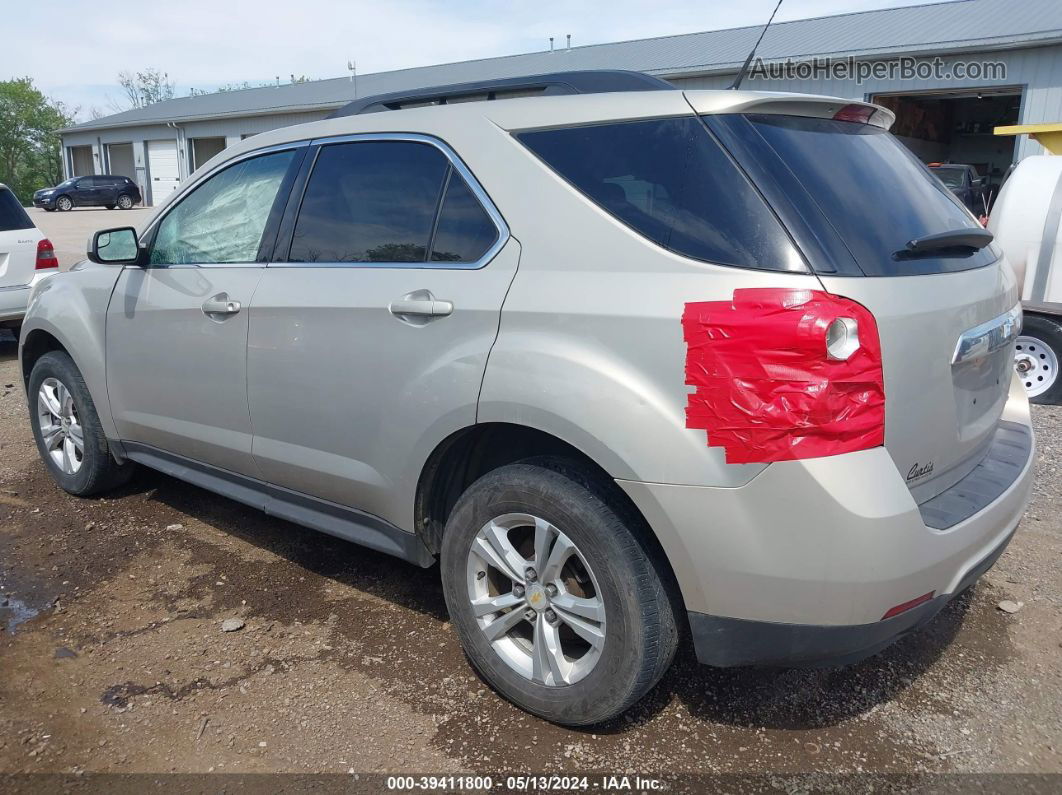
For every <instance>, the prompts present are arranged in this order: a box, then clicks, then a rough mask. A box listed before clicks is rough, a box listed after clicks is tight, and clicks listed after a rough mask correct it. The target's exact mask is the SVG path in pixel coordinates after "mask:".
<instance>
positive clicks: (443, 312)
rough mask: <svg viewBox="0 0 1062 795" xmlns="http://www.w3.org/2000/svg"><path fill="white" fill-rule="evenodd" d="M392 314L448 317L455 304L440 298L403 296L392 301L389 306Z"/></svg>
mask: <svg viewBox="0 0 1062 795" xmlns="http://www.w3.org/2000/svg"><path fill="white" fill-rule="evenodd" d="M388 309H390V310H391V314H392V315H405V316H407V317H410V316H412V317H446V316H447V315H449V314H452V313H453V311H454V305H453V303H452V302H450V301H440V300H439V299H438V298H402V299H400V300H398V301H392V302H391V305H390V306H389V307H388Z"/></svg>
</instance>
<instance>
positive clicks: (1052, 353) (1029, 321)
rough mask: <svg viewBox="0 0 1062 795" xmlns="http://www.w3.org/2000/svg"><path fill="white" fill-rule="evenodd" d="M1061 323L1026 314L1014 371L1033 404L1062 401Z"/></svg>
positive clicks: (1016, 348) (1017, 347)
mask: <svg viewBox="0 0 1062 795" xmlns="http://www.w3.org/2000/svg"><path fill="white" fill-rule="evenodd" d="M1060 360H1062V324H1060V323H1059V322H1058V321H1057V320H1055V319H1053V318H1050V317H1045V316H1043V315H1028V314H1027V315H1025V319H1024V323H1023V328H1022V332H1021V336H1019V337H1018V341H1017V345H1016V346H1015V350H1014V370H1015V371H1016V372H1017V373H1018V377H1019V378H1021V382H1022V384H1023V385H1024V386H1025V391H1026V393H1027V394H1028V395H1029V400H1031V401H1032V402H1033V403H1059V402H1062V379H1059V377H1058V365H1059V361H1060Z"/></svg>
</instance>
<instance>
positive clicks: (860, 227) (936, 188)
mask: <svg viewBox="0 0 1062 795" xmlns="http://www.w3.org/2000/svg"><path fill="white" fill-rule="evenodd" d="M746 118H747V119H748V121H749V123H750V124H751V126H752V128H753V130H754V131H755V132H754V133H753V135H757V134H758V135H759V136H760V137H761V138H762V140H763V141H765V142H766V143H767V145H768V146H769V147H770V148H771V149H773V150H774V152H775V153H776V154H777V155H778V157H779V158H780V159H781V161H782V162H783V163H784V164H785V166H786V167H788V168H789V169H790V171H792V172H793V174H794V175H795V176H796V178H797V179H798V180H799V181H800V182H801V184H802V185H803V187H804V189H805V190H806V191H807V193H808V195H809V196H810V197H811V200H812V201H813V202H814V203H815V204H817V205H818V207H819V209H820V210H821V211H822V214H823V215H824V216H825V217H826V219H827V220H828V221H829V223H830V224H831V225H832V226H833V228H834V229H835V230H836V232H837V234H838V235H839V236H840V238H841V239H842V240H843V242H844V244H845V245H846V246H847V247H848V249H849V250H850V251H851V252H852V255H853V256H854V257H855V259H856V262H858V263H859V267H860V269H861V270H862V271H863V273H864V274H866V275H868V276H905V275H916V274H929V273H945V272H949V271H961V270H968V269H971V268H979V267H981V266H983V265H989V264H991V263H992V262H995V261H996V259H998V257H999V254H998V252H996V251H995V249H994V247H993V246H987V247H985V248H983V249H981V250H979V251H973V252H970V251H968V250H967V251H965V252H962V253H958V254H956V253H954V252H952V253H949V255H948V256H932V257H919V258H917V259H909V258H905V256H904V255H903V254H898V252H901V251H902V250H903V249H904V248H905V246H906V245H907V242H908V241H910V240H913V239H916V238H920V237H925V236H926V235H931V234H937V233H940V232H949V231H953V230H957V229H966V228H973V229H979V228H980V225H979V224H978V223H977V221H976V220H975V219H974V218H973V217H972V216H971V215H970V214H969V213H968V212H967V211H966V209H965V208H964V207H963V206H962V204H961V203H959V201H958V200H957V199H956V198H955V197H954V195H953V194H952V193H951V191H949V190H948V189H947V188H945V187H944V185H943V184H942V183H941V182H940V180H938V179H937V178H936V177H934V176H933V175H932V174H931V173H930V171H929V170H928V169H927V168H926V167H925V166H923V165H922V163H921V162H919V161H918V160H917V159H916V158H915V156H914V155H913V154H911V153H910V152H909V151H908V150H907V148H906V147H905V146H904V145H903V144H902V143H900V142H899V141H898V140H897V139H896V138H895V137H893V136H892V135H890V134H889V132H888V131H887V130H883V129H882V128H880V127H877V126H874V125H871V124H858V123H855V122H846V121H834V120H833V119H816V118H805V117H799V116H781V115H769V114H762V115H749V116H746Z"/></svg>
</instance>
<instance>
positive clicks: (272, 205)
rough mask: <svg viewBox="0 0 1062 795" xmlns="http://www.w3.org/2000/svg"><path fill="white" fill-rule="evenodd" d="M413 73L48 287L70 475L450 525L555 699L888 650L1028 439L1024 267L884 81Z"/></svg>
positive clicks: (466, 561) (970, 545)
mask: <svg viewBox="0 0 1062 795" xmlns="http://www.w3.org/2000/svg"><path fill="white" fill-rule="evenodd" d="M546 93H548V92H546ZM440 101H441V100H438V99H436V100H434V102H436V104H438V102H440ZM414 104H417V103H414ZM391 107H401V103H398V102H396V103H391V104H389V105H387V104H385V107H384V108H383V109H382V112H372V113H356V114H353V115H349V114H348V115H341V116H339V117H337V118H333V119H330V120H325V121H320V122H314V123H311V124H304V125H300V126H295V127H288V128H285V129H280V130H275V131H273V132H268V133H263V134H261V135H257V136H255V137H254V138H251V139H248V140H246V141H243V142H242V143H240V144H237V145H235V146H233V147H231V148H229V149H227V150H225V151H224V152H223V153H222V154H220V155H218V156H217V157H215V158H214V159H213V160H211V161H210V162H209V163H207V164H206V165H205V166H204V167H203V168H201V169H200V170H199V171H198V172H197V173H196V174H195V175H194V177H193V178H192V179H190V180H189V181H188V184H186V185H184V186H182V190H181V191H180V192H179V193H178V194H176V195H175V196H174V197H173V198H172V199H171V200H170V201H169V202H168V203H167V204H166V205H165V206H163V207H161V208H160V209H159V210H158V212H157V213H156V214H155V216H154V218H153V219H152V220H151V221H150V222H148V223H147V225H146V226H145V228H143V229H142V230H140V231H139V232H137V231H134V230H132V229H130V228H123V229H114V230H109V231H106V232H101V233H97V235H96V236H95V238H94V240H93V241H92V243H91V248H90V255H89V259H90V262H84V263H81V264H80V265H78V266H76V267H75V268H74V269H73V270H71V271H70V272H69V273H61V274H58V275H56V276H54V277H50V278H48V279H45V280H44V281H43V282H42V283H41V284H39V285H38V286H37V288H36V289H35V291H34V292H33V295H32V298H31V301H30V307H29V312H28V315H27V317H26V320H25V325H24V327H23V328H24V331H23V337H22V342H21V347H20V356H21V364H22V371H23V374H24V376H25V382H26V388H27V392H28V396H29V406H30V413H31V418H32V423H33V431H34V434H35V436H36V439H37V444H38V446H39V448H40V451H41V455H42V456H43V458H44V461H45V463H46V464H47V467H48V469H49V471H50V472H51V474H52V475H53V477H54V478H55V480H56V481H57V482H58V484H59V485H60V486H61V487H62V488H64V489H66V490H67V491H69V492H71V493H73V494H78V495H88V494H94V493H98V492H100V491H102V490H104V489H107V488H110V487H113V486H115V485H116V484H118V483H121V482H122V481H124V480H126V479H127V478H128V477H129V475H130V472H131V469H132V467H133V465H134V464H143V465H145V466H148V467H151V468H154V469H157V470H161V471H162V472H164V473H168V474H170V475H173V476H175V477H178V478H181V479H184V480H186V481H188V482H190V483H193V484H195V485H198V486H201V487H204V488H207V489H211V490H213V491H216V492H218V493H220V494H223V495H227V496H229V497H231V498H233V499H236V500H239V501H241V502H243V503H246V504H247V505H250V506H252V507H254V508H258V509H260V510H263V511H265V512H267V513H269V514H271V515H274V516H278V517H282V518H284V519H288V520H291V521H294V522H298V523H301V524H303V525H307V526H309V527H313V528H316V529H319V530H322V531H324V532H326V533H330V534H333V535H336V536H340V537H342V538H345V539H349V540H351V541H355V542H358V543H360V544H363V545H365V546H368V547H371V548H372V549H376V550H380V551H383V552H386V553H389V554H392V555H397V556H399V557H401V558H403V559H405V560H407V561H410V562H411V563H413V564H415V565H418V566H424V567H428V566H431V565H433V564H434V563H435V561H436V560H438V561H439V568H440V575H441V577H442V581H443V584H444V592H445V596H446V603H447V607H448V609H449V612H450V615H451V617H452V619H453V623H454V627H455V629H456V631H457V633H458V635H459V636H460V639H461V641H462V643H463V644H464V648H465V650H466V652H467V654H468V658H469V660H470V661H471V663H472V665H473V666H474V667H475V668H476V670H477V671H478V672H479V673H480V674H481V675H482V677H483V678H484V679H485V680H486V681H487V682H488V683H489V684H490V685H491V686H493V687H494V688H495V689H496V690H497V691H499V692H500V693H502V694H503V695H504V696H505V697H507V698H509V699H510V700H512V701H513V702H515V703H516V704H518V705H519V706H521V707H523V708H524V709H526V710H528V711H530V712H533V713H535V714H537V715H540V716H543V717H545V718H547V719H549V720H551V721H556V722H559V723H564V724H590V723H595V722H598V721H602V720H605V719H608V718H610V717H613V716H615V715H617V714H619V713H620V712H622V711H623V710H625V709H626V708H627V707H629V706H630V705H631V704H632V703H634V702H635V701H636V700H637V699H639V698H640V697H641V696H642V695H643V694H645V693H646V692H647V691H648V690H649V689H650V688H651V687H652V686H653V685H654V683H656V682H657V681H658V680H659V679H660V677H661V676H662V675H663V673H664V672H665V671H666V669H667V668H668V666H669V665H670V663H671V661H672V658H673V656H674V654H675V650H676V647H677V645H678V644H679V642H680V639H681V638H683V637H684V636H688V637H689V638H690V640H691V642H692V644H693V646H694V647H695V649H696V653H697V656H698V658H699V659H700V660H701V662H703V663H706V664H710V665H716V666H739V665H753V664H763V665H805V664H815V665H821V664H825V663H842V662H847V661H854V660H857V659H860V658H863V657H865V656H867V655H869V654H872V653H874V652H876V651H878V650H880V649H881V648H883V647H884V646H886V645H888V644H889V643H890V642H892V641H894V640H895V639H896V638H898V637H899V636H901V635H903V634H904V633H907V632H909V631H911V630H912V629H914V628H916V627H919V626H922V625H924V624H925V623H926V622H928V621H929V620H930V619H931V618H932V617H933V616H934V615H935V614H936V613H937V612H938V611H939V610H940V609H941V608H942V607H943V606H944V605H945V604H946V603H947V602H948V601H949V600H951V599H953V598H954V597H955V596H956V595H957V594H959V593H960V592H962V591H963V590H964V589H965V588H966V587H967V586H969V585H970V584H971V583H973V582H974V581H975V580H976V579H977V578H978V577H979V576H980V575H981V574H982V573H983V572H984V571H986V570H987V569H988V568H989V567H990V566H991V565H992V563H993V562H994V561H995V559H996V558H997V557H998V556H999V555H1000V554H1001V552H1002V551H1003V549H1004V548H1005V546H1006V545H1007V543H1008V541H1009V540H1010V538H1011V536H1012V534H1013V532H1014V530H1015V527H1016V526H1017V524H1018V521H1019V519H1020V518H1021V516H1022V513H1023V511H1024V508H1025V505H1026V502H1027V500H1028V495H1029V490H1030V485H1031V484H1030V481H1031V461H1032V457H1033V435H1032V430H1031V427H1030V420H1029V409H1028V403H1027V401H1026V397H1025V393H1024V390H1023V388H1022V386H1021V384H1020V383H1018V382H1016V381H1015V380H1014V378H1013V372H1012V365H1011V362H1012V359H1013V352H1014V351H1013V348H1014V339H1015V337H1016V335H1017V333H1018V331H1019V329H1020V323H1021V314H1020V308H1019V296H1018V293H1017V290H1016V287H1015V280H1014V276H1013V274H1012V272H1011V269H1010V267H1009V266H1008V265H1007V264H1006V262H1005V261H1004V260H1003V259H1002V257H1001V255H1000V253H999V251H998V249H997V248H996V247H995V246H994V244H993V243H992V242H991V235H990V234H989V233H988V232H986V231H985V230H984V229H982V228H981V227H980V226H979V224H978V223H977V222H976V220H975V219H974V218H973V217H972V216H971V215H970V214H969V212H968V211H967V210H966V209H965V208H963V207H962V206H961V205H960V204H959V203H958V202H957V201H956V200H955V198H954V197H953V196H952V195H951V194H950V193H949V192H948V190H947V189H946V188H944V186H943V185H942V184H941V183H940V182H939V180H937V179H936V178H935V177H933V176H932V175H931V174H930V173H929V171H928V170H927V169H926V168H924V167H923V166H922V165H921V164H920V163H919V162H917V161H916V160H915V159H914V158H913V157H912V156H910V155H909V154H908V152H907V151H906V150H905V149H904V147H903V146H902V145H901V144H900V143H899V142H898V141H897V140H896V139H895V138H893V137H892V136H891V135H890V134H889V133H888V131H887V128H888V126H889V125H890V123H891V121H892V115H891V113H890V112H889V111H888V110H885V109H883V108H880V107H877V106H874V105H869V104H864V103H859V102H856V103H852V102H849V101H847V100H838V99H831V98H826V97H813V96H801V95H792V94H768V93H756V92H743V91H689V92H682V91H677V90H670V91H665V90H657V91H636V92H635V91H631V92H618V93H597V94H584V95H578V96H533V97H524V98H516V99H505V100H503V101H494V102H488V101H480V102H461V103H457V102H450V103H447V104H445V105H442V106H431V107H418V108H407V109H400V110H391V109H389V108H391ZM374 109H379V108H374Z"/></svg>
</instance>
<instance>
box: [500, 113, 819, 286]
mask: <svg viewBox="0 0 1062 795" xmlns="http://www.w3.org/2000/svg"><path fill="white" fill-rule="evenodd" d="M518 138H519V140H520V141H521V142H522V143H523V144H524V145H525V146H527V147H528V148H529V149H530V150H531V151H532V152H534V153H535V154H536V155H538V157H539V158H541V159H542V160H543V161H545V162H546V164H547V165H549V166H550V167H551V168H552V169H553V170H554V171H556V172H557V173H558V174H560V175H561V176H562V177H564V179H566V180H568V182H570V183H571V184H572V185H573V186H574V187H575V188H576V189H578V190H579V191H580V192H582V193H583V194H584V195H585V196H587V197H588V198H589V199H591V200H592V201H593V202H594V203H595V204H597V205H598V206H599V207H601V208H602V209H603V210H605V211H606V212H608V213H610V214H612V215H613V216H615V217H616V218H618V219H619V220H620V221H622V222H623V223H624V224H626V225H627V226H629V227H631V228H632V229H634V230H635V231H636V232H638V233H639V234H641V235H643V236H644V237H647V238H649V239H650V240H652V241H653V242H654V243H657V244H658V245H660V246H663V247H664V248H667V249H670V250H671V251H674V252H676V253H678V254H682V255H685V256H687V257H693V258H695V259H699V260H705V261H707V262H714V263H719V264H722V265H737V266H742V267H748V268H765V269H770V270H804V269H805V268H804V264H803V262H802V261H801V259H800V256H799V255H798V254H797V253H796V250H795V249H794V247H793V245H792V242H791V241H790V240H789V237H788V236H787V235H786V233H785V231H784V230H783V229H782V226H781V224H780V223H779V222H778V219H777V218H775V216H774V214H773V213H772V212H771V210H770V209H769V208H768V207H767V205H766V203H765V202H764V200H763V199H762V197H761V196H760V195H759V193H758V192H757V191H756V190H755V189H754V188H753V187H752V185H751V184H750V183H749V181H748V179H747V178H746V177H745V176H744V174H743V173H742V172H741V171H740V170H739V169H738V168H737V166H735V165H734V163H733V161H732V160H731V159H730V158H729V156H728V155H727V153H726V152H725V151H723V149H722V147H720V145H719V144H718V143H716V141H715V139H714V138H713V137H712V136H711V135H709V134H708V132H707V130H706V129H705V128H704V126H703V125H702V124H701V122H700V121H699V120H698V119H696V118H692V117H691V118H686V117H683V118H676V119H652V120H649V121H633V122H619V123H611V124H599V125H593V126H587V127H571V128H565V129H554V130H536V131H531V132H525V133H521V134H520V135H519V136H518Z"/></svg>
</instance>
